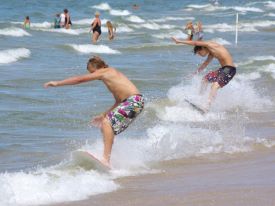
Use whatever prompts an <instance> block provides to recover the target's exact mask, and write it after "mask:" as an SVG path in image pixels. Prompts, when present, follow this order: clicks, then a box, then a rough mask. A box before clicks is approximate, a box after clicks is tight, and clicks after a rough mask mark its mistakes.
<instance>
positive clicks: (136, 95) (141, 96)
mask: <svg viewBox="0 0 275 206" xmlns="http://www.w3.org/2000/svg"><path fill="white" fill-rule="evenodd" d="M135 96H140V97H143V95H142V94H133V95H131V96H129V97H127V98H126V99H124V100H123V101H122V102H125V101H127V99H129V98H131V97H135Z"/></svg>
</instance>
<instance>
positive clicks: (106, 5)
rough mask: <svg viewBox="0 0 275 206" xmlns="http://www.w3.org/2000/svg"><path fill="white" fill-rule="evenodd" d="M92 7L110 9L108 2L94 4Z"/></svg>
mask: <svg viewBox="0 0 275 206" xmlns="http://www.w3.org/2000/svg"><path fill="white" fill-rule="evenodd" d="M92 8H94V9H98V10H105V11H106V10H111V9H112V8H111V7H110V5H109V4H108V3H101V4H98V5H94V6H92Z"/></svg>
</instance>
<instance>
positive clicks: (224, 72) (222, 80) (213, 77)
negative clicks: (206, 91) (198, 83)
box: [204, 66, 236, 87]
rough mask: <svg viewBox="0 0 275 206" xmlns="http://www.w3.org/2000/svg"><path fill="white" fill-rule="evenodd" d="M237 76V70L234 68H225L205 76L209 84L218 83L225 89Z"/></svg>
mask: <svg viewBox="0 0 275 206" xmlns="http://www.w3.org/2000/svg"><path fill="white" fill-rule="evenodd" d="M235 74H236V68H235V67H233V66H224V67H222V68H219V69H218V70H216V71H212V72H209V73H208V74H206V75H205V76H204V79H206V80H207V81H208V82H218V84H219V85H220V87H224V86H225V85H227V84H228V82H229V81H230V80H231V79H232V78H233V77H234V75H235Z"/></svg>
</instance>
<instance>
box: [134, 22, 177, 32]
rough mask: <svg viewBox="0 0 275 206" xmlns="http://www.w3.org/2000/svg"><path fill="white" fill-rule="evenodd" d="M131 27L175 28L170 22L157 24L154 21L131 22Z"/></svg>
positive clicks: (151, 28)
mask: <svg viewBox="0 0 275 206" xmlns="http://www.w3.org/2000/svg"><path fill="white" fill-rule="evenodd" d="M131 26H132V27H135V28H137V29H140V28H146V29H150V30H160V29H173V28H175V27H176V26H174V25H170V24H162V25H160V24H157V23H155V22H152V21H150V22H146V23H144V24H133V25H131Z"/></svg>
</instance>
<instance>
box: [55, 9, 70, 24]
mask: <svg viewBox="0 0 275 206" xmlns="http://www.w3.org/2000/svg"><path fill="white" fill-rule="evenodd" d="M71 26H72V21H71V16H70V14H69V10H68V9H64V11H63V12H62V13H61V14H60V13H58V14H56V15H55V18H54V28H55V29H59V28H65V29H70V28H71Z"/></svg>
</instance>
